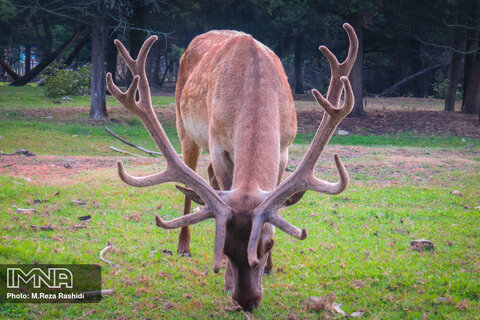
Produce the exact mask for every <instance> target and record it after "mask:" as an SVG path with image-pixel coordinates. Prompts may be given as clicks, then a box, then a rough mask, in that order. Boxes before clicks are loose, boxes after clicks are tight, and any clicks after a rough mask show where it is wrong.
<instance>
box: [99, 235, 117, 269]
mask: <svg viewBox="0 0 480 320" xmlns="http://www.w3.org/2000/svg"><path fill="white" fill-rule="evenodd" d="M113 248H114V246H113V244H111V243H110V241H109V242H108V246H106V247H105V248H103V250H102V251H100V253H99V255H98V256H99V257H100V260H102V261H103V262H106V263H108V264H110V265H112V266H114V267H118V265H117V264H116V263H113V262H112V261H110V260H107V259H105V258H104V257H103V255H104V254H105V252H107V251H109V250H113Z"/></svg>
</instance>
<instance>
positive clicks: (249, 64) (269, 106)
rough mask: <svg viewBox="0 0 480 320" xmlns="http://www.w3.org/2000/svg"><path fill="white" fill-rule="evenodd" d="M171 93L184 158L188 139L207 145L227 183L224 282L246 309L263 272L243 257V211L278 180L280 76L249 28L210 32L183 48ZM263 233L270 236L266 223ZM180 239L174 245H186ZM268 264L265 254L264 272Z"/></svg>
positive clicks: (291, 111) (289, 115) (284, 113)
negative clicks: (231, 215) (229, 217)
mask: <svg viewBox="0 0 480 320" xmlns="http://www.w3.org/2000/svg"><path fill="white" fill-rule="evenodd" d="M175 96H176V101H177V130H178V133H179V137H180V142H181V144H182V152H183V156H184V159H185V162H186V163H187V164H188V165H189V166H190V167H191V168H192V169H195V167H196V161H197V160H198V156H197V155H198V153H197V149H196V148H188V145H190V144H195V145H196V146H198V148H202V149H204V150H207V151H208V152H209V153H210V155H211V159H212V168H213V173H214V176H215V178H216V181H218V184H219V186H220V189H221V190H231V192H230V193H228V197H227V198H226V199H224V200H225V202H226V203H227V204H228V205H229V206H230V207H231V208H232V209H233V211H234V213H235V214H234V219H232V221H231V222H230V223H229V224H228V225H227V238H226V239H225V248H224V252H225V253H226V255H227V256H228V257H229V267H228V269H229V271H228V272H227V273H226V288H227V289H232V290H233V293H234V298H235V299H236V300H237V302H239V303H240V304H241V305H242V306H244V307H246V308H247V309H248V308H250V307H252V306H254V305H258V303H259V302H260V299H261V279H262V274H263V268H257V270H254V268H251V267H250V266H249V264H248V261H247V255H246V250H247V243H248V239H249V235H250V229H251V213H252V211H253V210H254V209H255V208H256V207H257V206H258V205H259V204H260V203H261V201H262V200H263V194H264V192H265V191H272V190H273V189H274V188H275V187H276V186H277V184H278V183H279V181H280V179H281V176H282V173H283V172H284V170H285V166H286V161H287V154H288V147H289V146H290V144H291V143H292V142H293V139H294V138H295V134H296V131H297V119H296V112H295V106H294V103H293V99H292V95H291V92H290V87H289V85H288V81H287V77H286V75H285V72H284V70H283V67H282V64H281V62H280V60H279V59H278V57H277V56H276V55H275V54H274V53H273V52H272V51H271V50H270V49H268V48H267V47H265V46H264V45H262V44H261V43H259V42H258V41H256V40H255V39H253V38H252V36H251V35H248V34H244V33H241V32H236V31H211V32H208V33H206V34H203V35H201V36H198V37H196V38H195V39H194V40H193V41H192V42H191V44H190V45H189V47H188V49H187V50H186V51H185V54H184V55H183V57H182V59H181V62H180V69H179V75H178V82H177V90H176V93H175ZM185 210H186V211H187V210H189V200H188V199H187V200H186V204H185ZM186 213H187V212H185V214H186ZM187 228H188V227H187ZM182 232H183V229H182V231H181V233H182ZM240 235H241V236H240ZM233 238H235V239H233ZM263 238H265V239H267V238H268V239H269V240H270V239H273V231H272V228H271V227H268V228H266V230H265V236H264V237H263ZM186 239H187V238H181V239H180V241H179V250H180V248H188V244H186V243H185V242H187V240H186ZM231 244H234V247H232V245H231ZM262 256H265V258H267V257H268V255H267V252H262ZM264 260H265V259H264ZM264 265H265V263H264V264H263V266H264ZM272 267H273V265H272V261H271V258H270V261H269V266H268V271H270V270H271V269H272ZM230 277H232V278H230ZM232 284H233V285H232Z"/></svg>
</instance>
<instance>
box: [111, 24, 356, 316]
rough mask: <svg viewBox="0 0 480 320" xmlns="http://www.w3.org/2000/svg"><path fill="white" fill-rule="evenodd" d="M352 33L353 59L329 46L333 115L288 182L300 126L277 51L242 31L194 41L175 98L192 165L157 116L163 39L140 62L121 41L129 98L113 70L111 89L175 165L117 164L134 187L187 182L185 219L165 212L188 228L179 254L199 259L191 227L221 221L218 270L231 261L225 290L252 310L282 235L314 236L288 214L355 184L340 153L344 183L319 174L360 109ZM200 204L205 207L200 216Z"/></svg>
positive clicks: (328, 101) (325, 103)
mask: <svg viewBox="0 0 480 320" xmlns="http://www.w3.org/2000/svg"><path fill="white" fill-rule="evenodd" d="M343 28H344V29H345V31H346V32H347V35H348V38H349V43H350V45H349V49H348V54H347V58H346V59H345V61H344V62H342V63H339V62H338V60H337V58H336V56H335V55H334V54H333V53H332V52H331V51H330V50H329V49H328V48H327V47H326V46H320V47H319V50H320V51H321V52H322V53H323V54H324V56H325V57H326V59H327V60H328V62H329V64H330V71H331V78H330V83H329V87H328V91H327V95H326V97H324V96H323V95H322V94H321V93H320V92H319V91H317V90H315V89H313V90H312V94H313V96H314V97H315V100H316V101H317V102H318V104H319V105H320V106H321V107H323V109H324V114H323V118H322V121H321V123H320V125H319V127H318V128H317V131H316V134H315V136H314V138H313V141H312V142H311V145H310V146H309V148H308V150H307V152H306V154H305V156H304V158H303V159H302V161H301V162H300V164H299V165H298V167H297V168H296V170H295V171H294V172H293V173H292V174H291V175H289V176H288V177H286V178H285V179H284V180H282V176H283V172H284V171H285V168H286V165H287V160H288V149H289V147H290V145H291V144H292V143H293V140H294V138H295V135H296V132H297V120H296V110H295V105H294V102H293V98H292V93H291V90H290V86H289V83H288V80H287V76H286V74H285V71H284V69H283V66H282V64H281V61H280V59H279V58H278V57H277V55H276V54H275V53H274V52H273V51H272V50H270V49H269V48H267V47H266V46H265V45H263V44H262V43H260V42H259V41H257V40H255V39H254V38H253V37H252V36H251V35H249V34H246V33H243V32H238V31H230V30H213V31H209V32H207V33H204V34H202V35H199V36H197V37H195V38H194V39H193V40H192V42H191V43H190V44H189V46H188V48H187V49H186V51H185V53H184V54H183V56H182V58H181V60H180V64H179V71H178V79H177V85H176V91H175V100H176V127H177V131H178V136H179V139H180V143H181V150H182V155H183V161H182V159H181V158H180V156H179V155H178V154H177V153H176V151H175V150H174V148H173V146H172V144H171V143H170V141H169V139H168V137H167V135H166V134H165V131H164V130H163V128H162V125H161V124H160V122H159V120H158V118H157V116H156V114H155V111H154V108H153V105H152V99H151V94H150V88H149V83H148V79H147V76H146V72H145V63H146V58H147V55H148V53H149V51H150V48H151V47H152V45H153V44H154V42H155V41H156V40H157V36H151V37H149V38H148V39H147V40H146V41H145V42H144V44H143V46H142V47H141V50H140V51H139V53H138V57H137V59H136V60H134V59H132V57H131V56H130V54H129V52H128V51H127V49H126V48H125V47H124V46H123V44H122V43H121V42H120V41H119V40H115V44H116V46H117V48H118V50H119V52H120V54H121V56H122V57H123V59H124V60H125V63H126V65H127V66H128V68H129V70H130V72H131V73H132V75H133V81H132V82H131V84H130V86H129V87H128V89H127V90H126V91H125V92H123V91H121V90H120V89H119V88H118V87H117V86H116V85H115V84H114V82H113V81H112V75H111V74H110V73H108V74H107V75H106V84H107V88H108V90H109V91H110V93H111V94H112V95H113V96H114V97H115V98H116V99H117V100H118V101H119V102H120V103H121V104H123V105H124V106H125V107H126V108H127V109H128V110H130V111H131V112H133V113H134V114H135V115H136V116H138V117H139V118H140V120H141V121H142V123H143V125H144V127H145V128H146V130H147V131H148V132H149V133H150V135H151V137H152V139H153V140H154V141H155V143H156V145H157V146H158V148H159V149H160V151H161V152H162V153H163V156H164V158H165V160H166V169H165V170H164V171H161V172H159V173H155V174H151V175H148V176H143V177H137V176H133V175H131V174H129V173H128V172H127V171H126V169H125V167H124V165H123V163H122V161H117V166H118V174H119V176H120V178H121V179H122V180H123V181H124V182H125V183H126V184H128V185H131V186H134V187H148V186H153V185H158V184H162V183H166V182H176V183H180V184H183V185H185V187H180V186H177V189H179V190H180V191H181V192H183V193H184V194H185V201H184V213H183V215H182V216H180V217H178V218H174V219H172V220H169V221H165V220H163V219H162V218H161V217H160V216H158V215H156V216H155V222H156V225H157V226H158V227H161V228H163V229H179V228H180V229H181V230H180V233H179V240H178V247H177V249H178V251H179V252H180V253H183V254H189V253H190V247H189V243H190V232H189V226H190V225H193V224H196V223H200V222H202V221H205V220H207V219H214V220H215V238H214V246H213V269H214V272H215V273H218V272H219V270H220V268H222V266H223V265H224V262H225V261H224V259H226V261H227V267H226V271H225V289H226V290H227V291H231V292H232V298H233V301H234V302H236V303H237V304H238V305H239V306H240V307H241V308H243V309H244V310H248V311H251V310H253V309H254V308H256V307H258V306H259V304H260V301H261V299H262V297H263V287H262V279H263V274H264V272H266V273H268V272H269V271H271V270H272V267H273V262H272V256H271V252H272V249H273V246H274V230H275V228H278V229H280V230H281V231H283V232H285V233H287V234H289V235H290V236H292V237H294V238H297V239H299V240H304V239H305V238H306V237H307V230H306V229H305V228H302V229H299V228H297V227H296V226H294V225H292V224H291V223H290V222H288V221H287V220H285V219H284V218H282V216H281V215H280V214H279V210H280V209H281V208H283V207H286V206H290V205H293V204H295V203H297V202H298V201H300V199H301V198H302V196H303V195H304V194H305V192H306V191H308V190H311V191H314V192H318V193H325V194H329V195H335V194H339V193H341V192H343V191H344V190H345V189H346V187H347V185H348V183H349V177H348V173H347V171H346V169H345V167H344V165H343V163H342V161H341V160H340V158H339V156H338V154H335V155H334V162H335V166H336V169H337V171H338V181H337V182H334V183H331V182H328V181H323V180H320V179H318V178H316V177H315V176H314V168H315V166H316V164H317V161H318V159H319V157H320V155H321V154H322V152H323V150H324V149H325V147H326V146H327V144H328V142H329V140H330V138H331V137H332V135H333V134H334V132H335V130H336V128H337V126H338V124H339V123H340V122H341V121H342V120H343V119H344V118H345V117H346V116H347V115H348V114H349V113H350V111H351V110H352V108H353V104H354V96H353V91H352V87H351V84H350V81H349V79H348V75H349V73H350V70H351V69H352V66H353V64H354V62H355V59H356V56H357V51H358V39H357V36H356V33H355V31H354V29H353V28H352V27H351V26H350V25H349V24H347V23H345V24H344V25H343ZM342 92H344V99H343V104H342V105H341V106H339V104H340V100H341V96H342ZM201 150H206V151H207V152H209V154H210V160H211V162H210V163H209V165H208V168H207V172H208V176H209V178H208V179H209V181H208V182H207V180H206V179H204V178H203V177H201V176H200V175H199V174H197V172H196V168H197V163H198V160H199V156H200V153H201ZM192 200H193V201H194V202H196V203H198V204H200V205H201V206H200V207H199V210H195V211H194V212H193V213H191V212H190V211H191V202H192Z"/></svg>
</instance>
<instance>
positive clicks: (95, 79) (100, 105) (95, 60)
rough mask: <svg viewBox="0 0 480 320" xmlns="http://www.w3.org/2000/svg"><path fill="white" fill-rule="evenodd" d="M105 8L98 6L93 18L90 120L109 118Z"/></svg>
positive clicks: (101, 5)
mask: <svg viewBox="0 0 480 320" xmlns="http://www.w3.org/2000/svg"><path fill="white" fill-rule="evenodd" d="M104 61H105V7H104V5H103V4H102V3H100V4H99V5H98V6H97V9H96V14H95V15H94V16H93V17H92V82H91V90H90V91H91V102H90V118H92V119H95V120H98V119H102V118H108V113H107V105H106V100H105V63H104Z"/></svg>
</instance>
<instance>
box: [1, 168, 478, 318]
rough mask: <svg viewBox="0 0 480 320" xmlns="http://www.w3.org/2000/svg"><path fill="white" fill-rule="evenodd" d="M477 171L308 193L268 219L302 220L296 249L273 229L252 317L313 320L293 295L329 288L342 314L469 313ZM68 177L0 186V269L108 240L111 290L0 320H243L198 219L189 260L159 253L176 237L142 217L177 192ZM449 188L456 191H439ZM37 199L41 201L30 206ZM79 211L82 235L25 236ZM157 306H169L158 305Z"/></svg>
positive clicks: (5, 308) (474, 284) (94, 253)
mask: <svg viewBox="0 0 480 320" xmlns="http://www.w3.org/2000/svg"><path fill="white" fill-rule="evenodd" d="M478 169H480V164H479V165H477V166H476V167H475V171H470V172H461V173H458V172H453V171H443V172H441V173H439V174H438V175H436V176H435V177H432V178H433V179H438V180H441V181H445V182H447V181H448V183H449V187H447V188H446V187H444V186H443V185H442V184H430V185H427V186H416V185H415V184H414V183H412V181H405V182H404V183H401V184H400V185H395V186H386V187H385V186H383V187H381V186H379V185H376V184H374V183H371V182H369V181H362V180H354V181H353V183H352V185H351V187H350V188H349V189H348V190H347V191H346V192H345V193H343V194H341V195H339V196H330V197H328V196H322V195H318V194H313V193H308V194H307V195H306V196H305V197H304V199H302V201H301V202H300V203H299V204H298V205H295V206H293V207H290V208H288V209H286V210H284V211H283V213H282V215H283V216H284V217H285V218H287V219H288V220H289V221H291V222H292V223H294V224H295V225H297V226H307V227H308V229H309V237H308V238H307V239H306V240H305V241H296V240H293V239H292V238H290V237H289V236H287V235H285V234H284V233H282V232H277V236H276V246H275V251H274V258H275V269H274V270H276V272H275V274H274V275H272V276H266V277H265V279H264V290H265V296H264V300H263V302H262V305H261V307H260V308H259V309H257V310H255V312H254V316H255V317H257V318H260V319H274V318H278V317H280V318H284V317H288V316H289V315H293V314H297V315H299V316H300V318H308V317H313V318H316V317H317V316H318V314H316V313H315V312H313V311H311V310H309V309H308V308H307V307H306V305H305V304H304V303H303V301H304V300H305V299H307V298H308V297H310V296H325V295H327V294H328V293H331V292H333V293H335V295H336V297H337V298H336V302H339V303H342V308H343V310H344V311H345V312H347V313H351V312H355V311H359V310H364V311H365V317H366V318H377V319H418V318H421V317H422V316H424V315H426V317H427V318H432V319H460V318H463V319H473V318H475V317H476V316H477V315H478V311H479V310H480V302H479V298H480V282H478V273H479V272H480V257H479V255H478V252H479V249H480V248H479V245H478V244H479V243H480V242H479V240H480V232H478V230H479V228H480V223H479V220H478V215H479V214H480V210H479V209H478V208H476V209H475V208H474V206H477V205H480V204H479V203H478V199H479V192H478V187H479V181H480V179H479V178H480V174H479V170H478ZM79 180H80V181H81V182H80V183H72V184H68V185H50V186H45V185H32V184H31V183H29V182H28V181H25V180H19V179H15V178H9V177H3V178H1V179H0V195H1V196H0V197H1V199H0V200H1V201H0V203H1V205H0V210H2V212H4V213H5V214H3V215H1V216H0V225H1V226H2V229H3V236H2V246H1V247H0V261H1V262H2V263H99V262H100V261H99V259H98V252H99V251H100V250H101V249H103V248H104V247H105V245H106V243H107V242H108V241H111V242H112V243H114V244H115V246H116V248H117V249H116V250H115V251H114V252H112V253H109V255H108V258H109V259H110V260H113V261H115V262H116V263H118V264H120V265H121V266H120V267H119V268H114V267H111V266H108V265H105V264H102V272H103V280H104V283H103V286H104V288H115V289H116V291H117V293H116V295H114V296H111V297H105V298H104V299H103V301H102V302H100V303H98V304H90V305H80V304H70V305H67V306H65V307H60V306H59V305H52V304H29V305H13V304H6V305H2V306H1V307H0V315H2V314H3V315H4V317H7V318H13V317H15V318H16V317H19V318H22V317H23V318H29V319H35V318H78V317H81V316H82V315H84V314H85V313H87V314H90V315H91V316H92V317H95V318H100V319H109V318H115V317H120V316H124V317H126V318H128V319H130V318H132V319H133V318H139V317H140V318H236V319H242V318H244V315H243V314H242V313H238V312H230V311H226V310H225V306H228V298H227V294H225V293H224V292H223V291H222V286H223V279H222V275H223V271H222V272H221V273H222V274H220V275H215V274H213V273H212V271H211V269H212V245H213V230H214V224H213V222H212V221H207V222H204V223H202V224H199V225H195V226H194V227H193V228H192V249H193V257H192V258H190V259H186V258H182V257H180V256H178V255H175V254H173V255H169V254H164V253H163V250H164V249H168V250H172V251H175V248H176V240H177V232H175V231H172V232H167V231H164V230H159V229H158V228H156V227H155V226H154V224H153V219H152V217H153V215H154V214H160V215H163V216H166V217H173V216H176V215H178V213H179V212H180V210H181V203H182V198H181V196H180V194H179V193H178V192H175V191H174V188H173V187H172V186H171V185H165V186H157V187H152V188H148V189H135V188H132V187H128V186H125V185H124V184H123V183H122V182H120V181H119V179H118V178H117V177H115V175H114V173H113V170H108V171H100V172H98V171H97V172H90V173H88V172H87V173H83V174H81V176H80V177H79ZM14 181H16V182H14ZM18 182H20V183H22V184H19V183H18ZM87 185H88V188H87V187H86V186H87ZM453 185H454V186H455V188H457V189H459V190H461V192H462V193H463V197H458V196H455V195H451V194H449V193H448V190H449V188H451V187H453ZM58 191H60V194H59V195H58V196H54V194H55V193H56V192H58ZM37 198H38V199H46V200H48V201H46V202H45V203H41V204H36V205H33V204H32V201H33V199H37ZM72 199H83V200H86V201H87V205H85V206H76V205H73V204H72V203H71V202H70V201H71V200H72ZM160 204H161V208H160V209H159V208H158V207H159V205H160ZM13 205H16V206H18V207H35V208H37V209H38V210H39V212H40V213H39V214H32V215H25V214H18V213H16V212H15V211H14V209H13V208H12V206H13ZM87 214H90V215H92V220H90V221H89V223H88V225H89V227H88V229H79V230H76V231H50V232H49V231H38V232H35V231H33V230H32V229H30V225H47V224H48V225H53V226H71V225H74V224H77V223H78V220H77V219H76V217H77V216H82V215H87ZM415 238H428V239H429V240H431V241H433V242H434V243H435V245H436V250H435V251H434V252H426V253H418V252H416V251H412V250H410V247H409V243H410V241H411V240H412V239H415ZM185 295H188V298H185ZM440 298H442V299H440ZM167 303H172V304H173V308H172V309H166V308H165V305H166V304H167ZM464 305H465V308H464V307H463V306H464ZM105 310H109V311H108V312H105Z"/></svg>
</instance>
